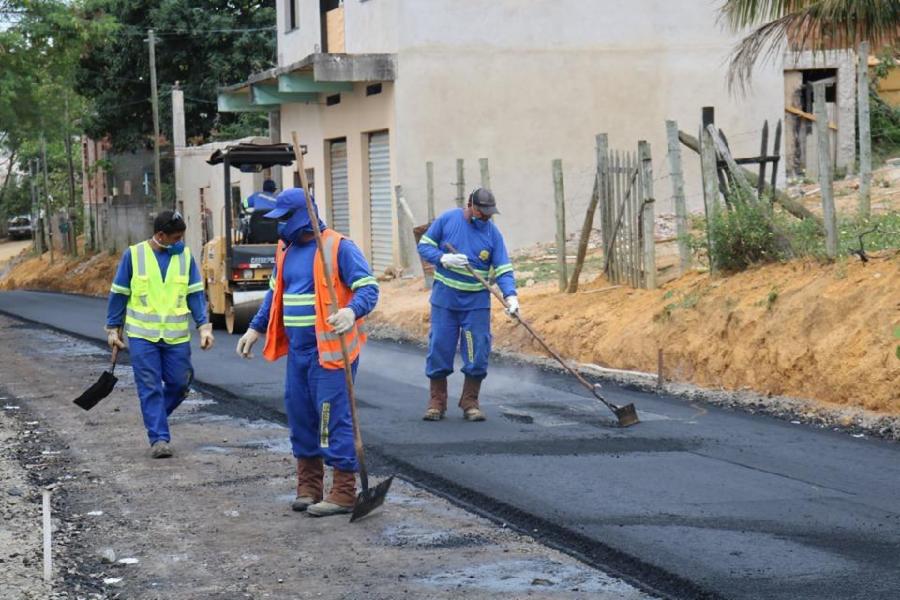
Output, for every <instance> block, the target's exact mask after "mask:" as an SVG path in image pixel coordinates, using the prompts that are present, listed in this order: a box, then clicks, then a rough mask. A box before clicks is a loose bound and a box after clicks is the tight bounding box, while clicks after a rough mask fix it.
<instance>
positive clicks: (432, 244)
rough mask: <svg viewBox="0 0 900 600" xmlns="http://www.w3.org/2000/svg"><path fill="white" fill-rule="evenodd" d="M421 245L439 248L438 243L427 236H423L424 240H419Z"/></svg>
mask: <svg viewBox="0 0 900 600" xmlns="http://www.w3.org/2000/svg"><path fill="white" fill-rule="evenodd" d="M419 243H420V244H430V245H431V246H434V247H435V248H437V247H438V245H437V242H436V241H434V240H433V239H431V238H430V237H428V236H427V235H423V236H422V238H421V239H420V240H419Z"/></svg>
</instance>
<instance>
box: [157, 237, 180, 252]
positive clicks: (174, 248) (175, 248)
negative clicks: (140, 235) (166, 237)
mask: <svg viewBox="0 0 900 600" xmlns="http://www.w3.org/2000/svg"><path fill="white" fill-rule="evenodd" d="M153 241H154V242H156V245H157V246H159V247H160V248H163V249H164V250H165V251H166V252H167V253H168V255H169V256H177V255H179V254H181V253H182V252H184V241H183V240H179V241H177V242H175V243H174V244H163V243H162V242H160V241H159V240H158V239H156V238H153Z"/></svg>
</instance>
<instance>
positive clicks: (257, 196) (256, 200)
mask: <svg viewBox="0 0 900 600" xmlns="http://www.w3.org/2000/svg"><path fill="white" fill-rule="evenodd" d="M246 207H247V208H252V209H253V210H255V211H256V210H273V209H274V208H275V196H273V195H272V194H269V193H268V192H254V193H252V194H250V197H249V198H247V202H246Z"/></svg>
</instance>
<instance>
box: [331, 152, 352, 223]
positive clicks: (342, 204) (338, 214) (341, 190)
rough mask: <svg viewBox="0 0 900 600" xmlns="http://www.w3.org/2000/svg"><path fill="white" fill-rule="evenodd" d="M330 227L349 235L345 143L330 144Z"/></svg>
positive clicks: (348, 197) (348, 199) (348, 196)
mask: <svg viewBox="0 0 900 600" xmlns="http://www.w3.org/2000/svg"><path fill="white" fill-rule="evenodd" d="M330 146H331V190H329V191H330V192H331V193H330V194H329V198H330V199H331V223H329V225H331V227H332V228H333V229H334V230H335V231H339V232H341V233H343V234H344V235H350V195H349V190H348V187H347V142H346V141H344V140H341V141H334V142H331V144H330Z"/></svg>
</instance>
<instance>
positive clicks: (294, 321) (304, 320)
mask: <svg viewBox="0 0 900 600" xmlns="http://www.w3.org/2000/svg"><path fill="white" fill-rule="evenodd" d="M315 325H316V315H308V316H304V317H290V316H287V315H285V316H284V326H285V327H315Z"/></svg>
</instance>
